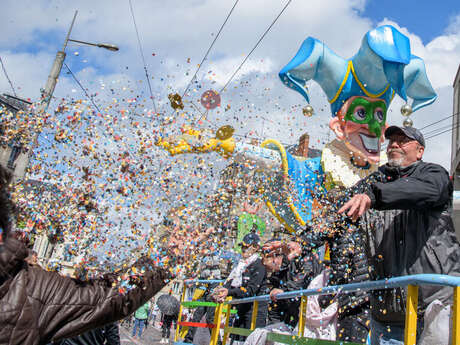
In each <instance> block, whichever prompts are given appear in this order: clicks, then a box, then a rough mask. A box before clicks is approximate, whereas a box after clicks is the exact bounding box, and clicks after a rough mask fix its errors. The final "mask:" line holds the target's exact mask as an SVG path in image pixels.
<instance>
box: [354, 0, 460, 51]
mask: <svg viewBox="0 0 460 345" xmlns="http://www.w3.org/2000/svg"><path fill="white" fill-rule="evenodd" d="M459 13H460V1H459V0H441V1H428V0H385V1H376V0H368V1H367V2H366V5H365V9H364V11H363V13H362V15H364V16H366V17H369V18H370V19H372V21H373V22H374V24H375V23H378V22H380V21H382V20H383V19H384V18H387V19H390V20H392V21H395V22H397V23H399V24H400V25H401V26H404V27H406V28H407V29H409V31H411V32H413V33H414V34H416V35H418V36H420V38H421V39H422V41H423V43H425V44H426V43H428V42H430V41H431V40H432V39H434V38H435V37H437V36H440V35H441V34H443V33H444V31H445V30H446V28H447V27H448V26H449V24H450V23H451V21H452V20H453V19H454V17H455V15H458V14H459Z"/></svg>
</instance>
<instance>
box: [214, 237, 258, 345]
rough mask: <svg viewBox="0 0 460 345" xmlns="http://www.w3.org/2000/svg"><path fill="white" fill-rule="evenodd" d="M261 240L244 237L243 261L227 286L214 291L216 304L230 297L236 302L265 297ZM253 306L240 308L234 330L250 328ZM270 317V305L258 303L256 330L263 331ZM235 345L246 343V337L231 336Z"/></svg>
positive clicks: (230, 277) (242, 305)
mask: <svg viewBox="0 0 460 345" xmlns="http://www.w3.org/2000/svg"><path fill="white" fill-rule="evenodd" d="M259 243H260V238H259V236H257V235H256V234H254V233H250V234H247V235H246V236H244V237H243V241H242V243H241V252H242V259H241V260H240V262H238V264H237V265H236V266H235V267H234V268H233V269H232V271H231V272H230V275H229V276H228V277H227V279H226V280H225V282H224V286H223V287H221V288H217V289H215V290H214V295H215V300H216V301H217V302H222V301H223V300H225V298H226V297H227V296H230V297H233V299H241V298H245V297H254V296H258V295H263V294H264V293H265V292H266V291H267V288H266V277H267V274H266V270H265V267H264V265H263V264H262V260H261V259H260V255H259V251H260V244H259ZM252 305H253V304H252V303H244V304H237V305H236V310H237V316H236V320H235V322H234V324H233V327H238V328H247V329H248V328H250V327H251V318H252ZM266 317H267V304H266V303H263V302H261V303H259V307H258V312H257V318H256V327H264V326H265V323H266ZM231 338H232V339H233V340H236V341H244V340H245V339H246V337H243V336H239V335H234V334H232V335H231Z"/></svg>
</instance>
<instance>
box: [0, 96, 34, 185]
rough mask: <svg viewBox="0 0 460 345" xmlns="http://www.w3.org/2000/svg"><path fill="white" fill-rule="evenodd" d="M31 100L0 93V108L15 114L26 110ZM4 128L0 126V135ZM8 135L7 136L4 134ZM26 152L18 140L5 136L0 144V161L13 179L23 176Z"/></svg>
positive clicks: (26, 159) (26, 158)
mask: <svg viewBox="0 0 460 345" xmlns="http://www.w3.org/2000/svg"><path fill="white" fill-rule="evenodd" d="M31 104H32V103H31V102H30V101H28V100H25V99H23V98H19V97H16V96H12V95H8V94H6V93H4V94H3V95H0V109H1V110H2V111H3V112H12V113H13V114H17V113H18V112H20V111H24V112H25V111H27V110H28V108H29V107H30V106H31ZM3 131H4V128H0V135H2V136H3V135H4V133H3ZM5 137H8V136H5ZM27 162H28V153H27V151H25V150H24V149H23V147H22V145H21V144H20V143H19V141H18V140H15V139H14V138H7V140H2V142H1V145H0V163H1V164H2V165H3V166H5V167H8V168H9V169H10V170H11V171H12V172H13V176H14V179H15V180H17V179H18V178H22V177H24V173H25V170H26V168H27Z"/></svg>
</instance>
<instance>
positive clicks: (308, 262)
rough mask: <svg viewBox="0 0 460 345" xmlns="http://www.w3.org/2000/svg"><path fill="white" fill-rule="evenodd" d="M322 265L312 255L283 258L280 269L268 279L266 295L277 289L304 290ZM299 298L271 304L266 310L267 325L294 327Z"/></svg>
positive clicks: (318, 272) (296, 319) (297, 313)
mask: <svg viewBox="0 0 460 345" xmlns="http://www.w3.org/2000/svg"><path fill="white" fill-rule="evenodd" d="M321 270H322V265H321V264H320V263H319V261H318V259H317V258H316V256H315V255H312V253H308V254H307V255H304V256H301V257H296V258H294V259H293V260H291V261H289V260H288V259H287V258H286V257H285V256H283V262H282V265H281V269H280V270H279V271H278V272H274V273H272V275H271V276H270V278H269V279H268V284H269V286H268V288H269V291H267V294H268V293H269V292H270V290H271V289H274V288H277V289H281V290H283V291H284V292H288V291H296V290H302V289H306V288H307V287H308V285H309V284H310V282H311V280H312V279H313V278H314V277H315V276H317V275H318V274H320V273H321ZM299 306H300V298H298V297H296V298H292V299H282V300H277V301H276V302H271V303H270V305H269V309H268V323H269V324H274V323H278V322H284V323H285V324H287V325H290V326H292V327H295V325H296V324H297V322H298V320H299Z"/></svg>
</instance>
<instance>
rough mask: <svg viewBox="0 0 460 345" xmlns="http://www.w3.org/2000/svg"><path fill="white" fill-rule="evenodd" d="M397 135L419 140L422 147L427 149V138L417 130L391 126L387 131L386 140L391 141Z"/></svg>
mask: <svg viewBox="0 0 460 345" xmlns="http://www.w3.org/2000/svg"><path fill="white" fill-rule="evenodd" d="M396 133H401V134H404V135H405V136H406V137H408V138H410V139H413V140H417V142H418V143H419V144H420V145H422V146H423V147H425V138H424V137H423V134H422V132H420V131H419V130H418V129H417V128H414V127H398V126H390V127H388V128H387V129H386V131H385V139H389V138H390V137H391V136H392V135H393V134H396Z"/></svg>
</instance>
